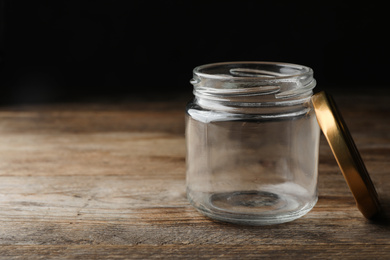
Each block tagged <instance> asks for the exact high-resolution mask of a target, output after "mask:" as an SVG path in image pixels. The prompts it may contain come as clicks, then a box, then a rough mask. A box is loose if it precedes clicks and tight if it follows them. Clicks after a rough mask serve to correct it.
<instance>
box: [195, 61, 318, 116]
mask: <svg viewBox="0 0 390 260" xmlns="http://www.w3.org/2000/svg"><path fill="white" fill-rule="evenodd" d="M214 67H217V68H218V70H219V71H222V72H223V74H220V73H218V71H216V69H215V68H214ZM210 71H213V72H214V73H213V74H211V73H210ZM216 72H217V73H216ZM191 83H192V84H193V86H194V92H193V93H194V95H195V97H196V98H195V102H196V103H197V104H198V105H199V106H200V107H202V108H204V109H208V110H215V111H223V112H230V113H243V114H270V115H275V116H276V115H279V116H283V115H284V114H286V113H287V114H289V113H296V112H297V111H301V113H304V111H302V110H303V109H305V108H308V107H309V103H310V98H311V96H312V94H313V91H312V90H313V88H314V87H315V85H316V81H315V79H314V78H313V71H312V70H311V69H310V68H308V67H304V66H300V65H294V64H283V63H261V62H253V63H218V64H210V65H205V66H200V67H197V68H195V69H194V75H193V79H192V80H191Z"/></svg>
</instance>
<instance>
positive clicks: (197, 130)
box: [186, 62, 320, 225]
mask: <svg viewBox="0 0 390 260" xmlns="http://www.w3.org/2000/svg"><path fill="white" fill-rule="evenodd" d="M191 83H192V84H193V85H194V95H195V98H194V99H193V100H192V101H191V102H190V103H189V104H188V105H187V108H186V112H187V113H186V146H187V157H186V162H187V173H186V185H187V197H188V199H189V201H190V202H191V204H192V205H193V206H194V207H195V208H196V209H198V210H199V211H200V212H201V213H203V214H205V215H206V216H209V217H211V218H213V219H216V220H221V221H227V222H232V223H237V224H247V225H269V224H278V223H283V222H288V221H292V220H294V219H297V218H299V217H301V216H303V215H305V214H306V213H307V212H309V211H310V210H311V209H312V208H313V207H314V205H315V204H316V202H317V198H318V197H317V175H318V171H317V170H318V147H319V136H320V129H319V126H318V124H317V121H316V117H315V114H314V111H313V109H312V105H311V102H310V98H311V96H312V94H313V93H312V89H313V88H314V87H315V80H314V79H313V72H312V70H311V69H310V68H308V67H304V66H300V65H294V64H284V63H267V62H231V63H216V64H209V65H204V66H200V67H197V68H195V69H194V78H193V80H192V81H191Z"/></svg>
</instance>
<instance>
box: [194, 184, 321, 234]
mask: <svg viewBox="0 0 390 260" xmlns="http://www.w3.org/2000/svg"><path fill="white" fill-rule="evenodd" d="M193 195H194V193H192V192H191V191H190V190H187V197H188V199H189V201H190V203H191V204H192V205H193V206H194V207H195V208H196V209H197V210H198V211H200V212H201V213H202V214H204V215H206V216H208V217H210V218H212V219H215V220H219V221H223V222H230V223H235V224H243V225H255V226H262V225H272V224H281V223H285V222H289V221H293V220H295V219H297V218H300V217H302V216H303V215H305V214H306V213H308V212H309V211H310V210H311V209H312V208H313V207H314V206H315V204H316V203H317V196H314V197H311V198H310V199H309V198H308V197H307V196H302V195H300V196H299V195H294V194H291V193H289V194H286V193H281V192H280V191H270V190H249V191H233V192H222V193H199V192H196V200H194V196H193ZM195 201H197V202H195Z"/></svg>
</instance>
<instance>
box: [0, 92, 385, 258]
mask: <svg viewBox="0 0 390 260" xmlns="http://www.w3.org/2000/svg"><path fill="white" fill-rule="evenodd" d="M335 100H336V102H337V103H338V105H339V108H340V110H341V112H342V114H343V115H344V117H345V121H346V122H347V124H348V125H349V128H350V130H351V132H352V135H353V137H354V139H355V141H356V144H357V147H358V149H359V150H360V152H361V155H362V157H363V159H364V160H365V163H366V166H367V169H368V171H369V172H370V173H371V177H372V180H373V182H374V184H375V185H376V187H377V190H378V193H379V196H380V199H381V201H382V204H383V207H384V212H385V214H384V216H383V217H382V218H381V219H380V220H376V221H368V220H366V219H364V218H363V217H362V215H361V214H360V212H359V211H358V210H357V208H356V207H355V202H354V199H353V197H352V195H351V193H350V191H349V189H348V187H347V185H346V183H345V181H344V180H343V177H342V175H341V172H340V170H339V168H338V166H337V164H336V161H335V159H334V158H333V156H332V154H331V151H330V148H329V147H328V145H327V143H326V141H325V138H324V136H321V146H320V165H319V184H318V185H319V200H318V203H317V205H316V206H315V207H314V209H313V210H312V211H311V212H309V213H308V214H307V215H306V216H304V217H302V218H301V219H298V220H295V221H293V222H290V223H286V224H281V225H274V226H264V227H251V226H238V225H232V224H226V223H220V222H215V221H212V220H210V219H208V218H206V217H204V216H202V215H200V214H199V213H198V212H197V211H196V210H195V209H193V208H192V207H191V206H190V205H189V203H188V202H187V200H186V196H185V141H184V106H185V101H184V100H179V101H170V102H141V101H137V102H124V103H119V104H107V103H101V104H99V103H94V104H91V103H89V104H79V105H77V104H73V105H70V104H68V105H40V106H28V107H26V106H25V107H2V108H0V258H1V259H24V258H25V259H48V258H58V259H79V258H80V259H90V258H97V259H103V258H109V259H122V258H137V259H150V258H165V259H172V258H208V259H210V258H220V257H221V258H243V259H245V258H254V259H259V258H261V257H266V258H275V259H280V258H298V259H299V258H307V257H319V258H353V259H357V258H358V259H390V220H389V219H390V218H389V217H388V216H389V215H390V214H389V211H390V206H389V205H390V95H381V94H371V95H367V93H361V94H356V95H350V94H349V95H341V94H339V95H335Z"/></svg>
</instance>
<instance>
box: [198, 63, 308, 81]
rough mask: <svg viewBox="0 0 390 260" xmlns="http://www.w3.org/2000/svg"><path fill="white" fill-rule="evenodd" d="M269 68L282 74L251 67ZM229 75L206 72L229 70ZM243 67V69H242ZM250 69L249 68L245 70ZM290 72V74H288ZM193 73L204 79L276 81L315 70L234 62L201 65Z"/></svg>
mask: <svg viewBox="0 0 390 260" xmlns="http://www.w3.org/2000/svg"><path fill="white" fill-rule="evenodd" d="M255 66H268V67H272V66H273V67H279V68H280V69H281V71H280V72H272V71H265V70H259V69H255V68H251V67H255ZM229 67H231V69H230V70H229V74H213V73H207V72H205V70H212V69H218V68H225V69H227V68H229ZM240 67H241V68H240ZM245 67H248V68H245ZM288 72H289V73H288ZM193 73H194V74H195V75H196V76H198V77H202V78H207V79H214V80H221V81H225V80H234V81H236V80H237V81H259V80H261V81H275V80H285V79H293V78H299V77H302V76H307V75H312V74H313V70H312V69H311V68H310V67H307V66H303V65H298V64H293V63H286V62H268V61H232V62H217V63H209V64H204V65H200V66H197V67H195V68H194V70H193Z"/></svg>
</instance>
